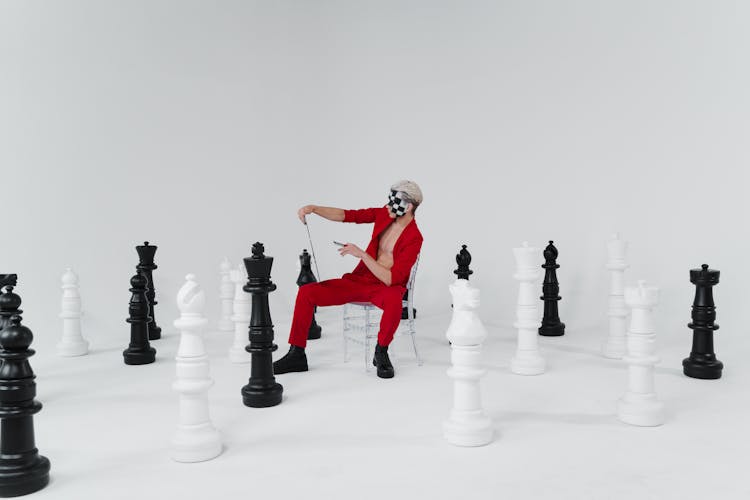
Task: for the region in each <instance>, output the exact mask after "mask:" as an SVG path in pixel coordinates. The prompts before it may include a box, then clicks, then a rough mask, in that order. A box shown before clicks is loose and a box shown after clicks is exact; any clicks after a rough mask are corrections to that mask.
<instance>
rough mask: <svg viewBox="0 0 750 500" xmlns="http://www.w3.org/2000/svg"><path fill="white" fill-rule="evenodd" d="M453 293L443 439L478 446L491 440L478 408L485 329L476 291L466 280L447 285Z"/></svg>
mask: <svg viewBox="0 0 750 500" xmlns="http://www.w3.org/2000/svg"><path fill="white" fill-rule="evenodd" d="M450 292H451V295H452V296H453V317H452V318H451V323H450V326H449V327H448V331H447V332H446V337H447V338H448V340H449V341H450V342H451V367H450V368H449V369H448V376H449V377H450V378H452V379H453V409H452V410H451V414H450V417H449V418H448V420H446V421H445V422H444V423H443V434H444V436H445V439H446V440H447V441H448V442H449V443H451V444H454V445H456V446H482V445H485V444H488V443H490V442H491V441H492V421H491V420H490V419H489V418H488V417H487V415H485V414H484V411H483V410H482V401H481V394H480V391H479V379H480V378H481V377H482V376H483V375H484V373H485V370H484V369H483V368H480V367H479V365H480V357H481V348H482V342H484V339H485V338H487V331H486V330H485V328H484V325H483V324H482V321H481V320H480V319H479V316H478V315H477V312H476V309H477V308H478V307H479V290H478V289H476V288H474V287H472V286H471V285H470V284H469V281H468V280H466V279H457V280H456V282H455V283H453V284H452V285H450Z"/></svg>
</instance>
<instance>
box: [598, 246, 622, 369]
mask: <svg viewBox="0 0 750 500" xmlns="http://www.w3.org/2000/svg"><path fill="white" fill-rule="evenodd" d="M627 250H628V243H627V242H626V241H623V240H621V239H620V235H619V234H614V235H612V238H611V239H610V240H609V241H608V242H607V269H609V273H610V280H609V310H608V311H607V314H608V316H609V332H608V334H607V338H606V340H605V341H604V344H603V345H602V355H603V356H604V357H605V358H612V359H622V357H623V356H624V355H625V351H626V349H627V346H626V345H625V332H626V331H627V326H628V325H627V323H628V308H627V307H626V306H625V269H627V268H628V264H627V262H625V256H626V253H627Z"/></svg>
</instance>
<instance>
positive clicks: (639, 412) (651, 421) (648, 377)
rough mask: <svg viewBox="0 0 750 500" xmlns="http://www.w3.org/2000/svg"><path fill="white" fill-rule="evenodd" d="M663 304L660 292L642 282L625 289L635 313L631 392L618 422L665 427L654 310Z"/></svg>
mask: <svg viewBox="0 0 750 500" xmlns="http://www.w3.org/2000/svg"><path fill="white" fill-rule="evenodd" d="M658 302H659V289H658V288H656V287H654V286H647V285H646V282H645V281H639V282H638V286H635V287H627V288H626V289H625V303H626V304H627V305H628V307H630V309H631V318H630V328H629V330H628V335H627V346H628V352H627V354H626V355H625V358H624V361H625V362H626V363H627V364H628V391H627V392H626V393H625V395H624V396H623V397H622V398H620V400H619V401H618V403H617V418H619V419H620V420H621V421H623V422H625V423H626V424H631V425H641V426H656V425H661V424H663V423H664V404H663V403H662V402H661V401H659V400H658V399H656V391H655V390H654V366H655V365H656V363H658V362H659V358H658V357H657V356H656V345H655V340H656V334H655V333H654V318H653V308H654V307H655V306H656V304H657V303H658Z"/></svg>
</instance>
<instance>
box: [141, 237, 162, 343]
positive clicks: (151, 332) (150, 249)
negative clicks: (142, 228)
mask: <svg viewBox="0 0 750 500" xmlns="http://www.w3.org/2000/svg"><path fill="white" fill-rule="evenodd" d="M157 248H159V247H157V246H156V245H150V244H149V243H148V241H144V242H143V245H138V246H136V247H135V251H136V252H138V260H139V262H138V265H137V266H135V268H136V269H137V270H138V272H140V273H141V274H143V276H145V277H146V279H147V280H148V284H147V288H146V297H147V298H148V307H149V311H150V312H151V319H150V320H149V322H148V339H149V340H159V339H160V338H161V328H160V327H159V326H158V325H157V324H156V313H155V311H154V306H155V305H156V304H158V302H157V301H156V289H155V287H154V274H153V272H154V270H155V269H157V268H158V267H159V266H157V265H156V264H154V256H155V255H156V249H157Z"/></svg>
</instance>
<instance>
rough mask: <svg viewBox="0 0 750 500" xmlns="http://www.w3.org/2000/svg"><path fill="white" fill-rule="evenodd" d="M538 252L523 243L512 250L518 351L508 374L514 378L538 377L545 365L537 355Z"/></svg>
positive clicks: (539, 274) (538, 323) (514, 324)
mask: <svg viewBox="0 0 750 500" xmlns="http://www.w3.org/2000/svg"><path fill="white" fill-rule="evenodd" d="M539 254H540V252H539V249H538V248H534V247H530V246H529V244H528V243H527V242H525V241H524V242H523V244H522V246H521V247H520V248H514V249H513V255H514V257H515V258H516V274H514V275H513V277H514V278H515V279H517V280H518V281H519V286H518V302H517V304H516V322H515V323H513V326H515V327H516V328H517V329H518V347H517V349H516V355H515V356H514V357H513V359H512V360H511V361H510V371H511V372H513V373H515V374H517V375H539V374H542V373H544V368H545V362H544V358H543V357H542V355H541V353H540V351H539V335H538V332H539V326H541V324H542V322H541V321H540V319H539V308H538V306H537V304H538V303H539V300H538V288H539V287H538V281H539V278H540V277H541V275H542V273H541V271H540V269H541V265H540V264H539V262H538V259H539Z"/></svg>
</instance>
